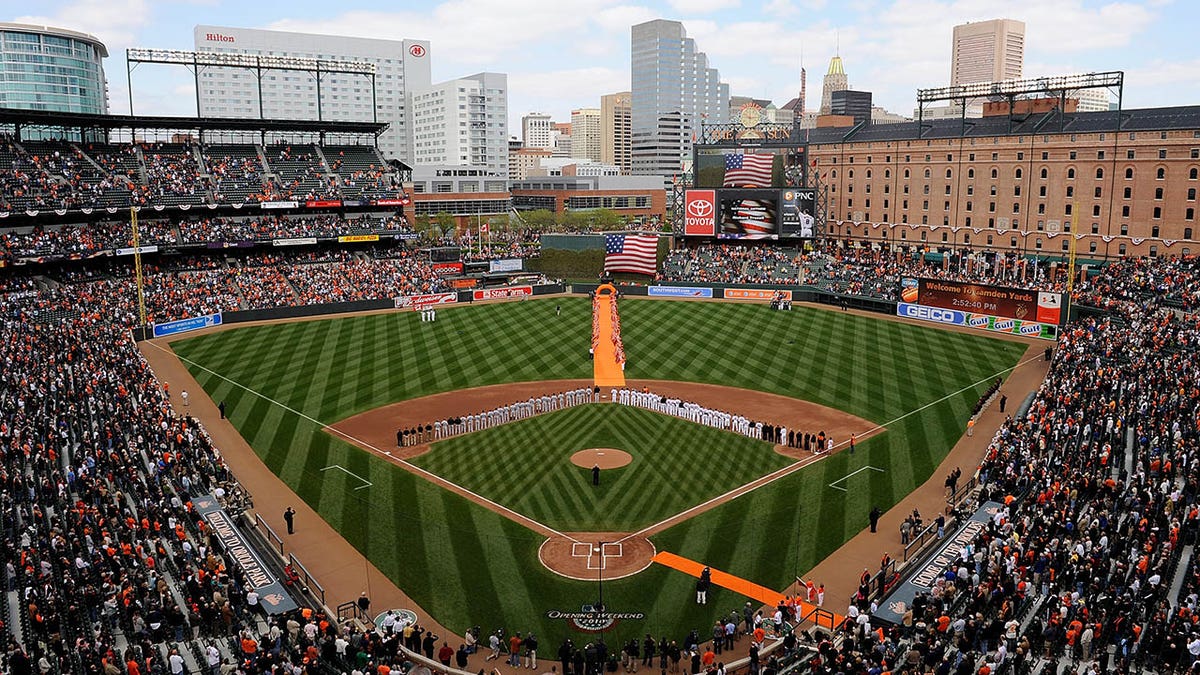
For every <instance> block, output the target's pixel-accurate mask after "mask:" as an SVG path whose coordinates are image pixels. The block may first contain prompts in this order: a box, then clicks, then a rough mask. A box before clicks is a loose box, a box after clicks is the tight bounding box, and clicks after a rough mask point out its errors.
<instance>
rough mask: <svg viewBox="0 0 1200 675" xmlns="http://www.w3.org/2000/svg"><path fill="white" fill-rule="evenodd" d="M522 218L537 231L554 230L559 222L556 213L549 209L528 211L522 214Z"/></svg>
mask: <svg viewBox="0 0 1200 675" xmlns="http://www.w3.org/2000/svg"><path fill="white" fill-rule="evenodd" d="M521 219H522V220H524V221H525V224H526V225H528V226H529V228H530V229H532V230H534V231H535V232H553V231H554V230H555V229H556V227H555V226H556V225H557V224H558V222H557V219H556V218H555V216H554V213H552V212H551V211H548V210H547V209H537V210H535V211H526V212H524V213H522V214H521Z"/></svg>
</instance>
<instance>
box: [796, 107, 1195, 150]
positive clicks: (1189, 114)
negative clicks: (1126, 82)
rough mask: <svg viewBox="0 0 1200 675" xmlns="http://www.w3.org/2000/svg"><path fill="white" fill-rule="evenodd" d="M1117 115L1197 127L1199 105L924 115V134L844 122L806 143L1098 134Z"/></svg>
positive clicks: (1145, 127)
mask: <svg viewBox="0 0 1200 675" xmlns="http://www.w3.org/2000/svg"><path fill="white" fill-rule="evenodd" d="M1118 115H1119V116H1120V130H1121V131H1170V130H1172V129H1194V130H1200V105H1192V106H1176V107H1171V108H1139V109H1134V110H1121V111H1116V110H1104V111H1100V112H1069V113H1061V112H1059V111H1058V110H1052V111H1050V112H1047V113H1039V114H1032V115H1014V116H1012V117H1011V118H1010V117H1009V116H1007V115H999V116H996V117H983V118H967V120H966V124H965V126H964V123H963V121H962V120H961V119H958V118H948V119H929V120H925V121H924V133H919V132H918V122H916V121H912V122H899V123H895V124H863V125H859V126H857V127H854V128H853V129H848V128H845V127H842V128H831V127H826V128H817V129H813V130H811V132H810V134H809V144H810V145H827V144H834V143H864V142H870V141H910V140H918V139H922V140H924V139H939V138H943V139H944V138H960V137H964V138H978V137H990V136H1017V135H1029V134H1059V133H1065V134H1074V133H1080V134H1087V133H1100V132H1107V131H1113V130H1115V129H1117V119H1118V117H1117V116H1118ZM1060 125H1061V126H1060Z"/></svg>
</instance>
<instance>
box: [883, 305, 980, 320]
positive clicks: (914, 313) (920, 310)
mask: <svg viewBox="0 0 1200 675" xmlns="http://www.w3.org/2000/svg"><path fill="white" fill-rule="evenodd" d="M896 315H897V316H906V317H908V318H910V319H921V320H922V321H934V322H937V323H948V324H952V325H955V326H965V325H967V315H966V314H963V313H962V312H960V311H958V310H954V309H941V308H938V307H926V306H924V305H910V304H908V303H907V302H901V303H897V305H896Z"/></svg>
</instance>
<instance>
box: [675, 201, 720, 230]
mask: <svg viewBox="0 0 1200 675" xmlns="http://www.w3.org/2000/svg"><path fill="white" fill-rule="evenodd" d="M683 234H684V236H688V237H715V236H717V191H716V190H688V191H687V192H686V193H684V196H683Z"/></svg>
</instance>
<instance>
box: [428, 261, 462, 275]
mask: <svg viewBox="0 0 1200 675" xmlns="http://www.w3.org/2000/svg"><path fill="white" fill-rule="evenodd" d="M433 273H434V274H436V275H438V276H440V277H452V276H454V275H456V274H462V273H463V264H462V263H460V262H444V263H433Z"/></svg>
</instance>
